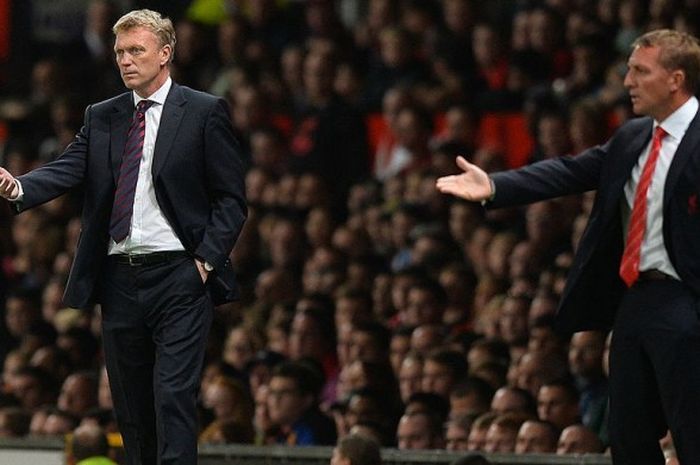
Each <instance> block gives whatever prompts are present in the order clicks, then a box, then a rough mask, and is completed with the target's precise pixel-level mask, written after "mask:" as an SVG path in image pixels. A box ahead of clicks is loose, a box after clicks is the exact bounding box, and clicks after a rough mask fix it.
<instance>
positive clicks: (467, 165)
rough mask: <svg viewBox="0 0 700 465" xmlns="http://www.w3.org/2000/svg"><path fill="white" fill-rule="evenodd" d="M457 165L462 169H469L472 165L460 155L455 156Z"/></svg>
mask: <svg viewBox="0 0 700 465" xmlns="http://www.w3.org/2000/svg"><path fill="white" fill-rule="evenodd" d="M457 166H459V167H460V168H461V169H462V170H464V171H469V169H470V168H471V167H472V166H474V165H472V164H471V163H469V162H468V161H467V160H466V159H465V158H464V157H463V156H462V155H460V156H458V157H457Z"/></svg>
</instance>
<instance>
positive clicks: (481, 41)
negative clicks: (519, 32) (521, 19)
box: [472, 22, 502, 90]
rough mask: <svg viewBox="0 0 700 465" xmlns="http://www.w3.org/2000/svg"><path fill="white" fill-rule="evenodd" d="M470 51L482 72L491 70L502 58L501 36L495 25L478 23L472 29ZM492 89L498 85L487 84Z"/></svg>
mask: <svg viewBox="0 0 700 465" xmlns="http://www.w3.org/2000/svg"><path fill="white" fill-rule="evenodd" d="M472 53H473V54H474V61H475V62H476V65H477V66H478V67H479V69H481V70H483V71H482V72H483V73H484V74H486V72H488V71H491V70H492V69H493V68H494V67H495V65H496V64H497V63H498V61H499V60H500V59H501V58H502V50H501V38H500V37H499V34H498V30H497V29H496V27H495V26H494V25H492V24H489V23H484V22H482V23H478V24H476V25H475V26H474V29H473V30H472ZM489 87H490V88H491V89H492V90H498V89H499V87H495V88H494V87H492V86H489Z"/></svg>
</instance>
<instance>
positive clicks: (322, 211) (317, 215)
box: [304, 207, 335, 249]
mask: <svg viewBox="0 0 700 465" xmlns="http://www.w3.org/2000/svg"><path fill="white" fill-rule="evenodd" d="M334 229H335V220H334V219H333V213H332V212H331V211H330V209H329V208H327V207H314V208H312V209H311V211H309V213H308V214H307V215H306V222H305V223H304V232H305V233H306V239H307V241H308V243H309V246H311V248H314V249H315V248H317V247H328V246H330V244H331V238H332V235H333V231H334Z"/></svg>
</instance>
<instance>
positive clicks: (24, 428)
mask: <svg viewBox="0 0 700 465" xmlns="http://www.w3.org/2000/svg"><path fill="white" fill-rule="evenodd" d="M31 418H32V417H31V415H30V413H29V411H28V410H25V409H23V408H21V407H2V408H0V438H20V437H24V436H26V435H27V434H28V433H29V423H30V422H31Z"/></svg>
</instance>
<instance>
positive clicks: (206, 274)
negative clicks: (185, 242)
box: [194, 258, 209, 283]
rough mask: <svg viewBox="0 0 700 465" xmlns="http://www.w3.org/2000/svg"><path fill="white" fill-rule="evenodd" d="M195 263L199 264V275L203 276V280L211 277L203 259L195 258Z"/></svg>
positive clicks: (205, 280)
mask: <svg viewBox="0 0 700 465" xmlns="http://www.w3.org/2000/svg"><path fill="white" fill-rule="evenodd" d="M194 263H195V265H197V270H198V271H199V277H200V278H202V282H203V283H206V282H207V279H209V272H208V271H207V270H206V269H205V268H204V263H203V262H202V261H201V260H198V259H196V258H195V260H194Z"/></svg>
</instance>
